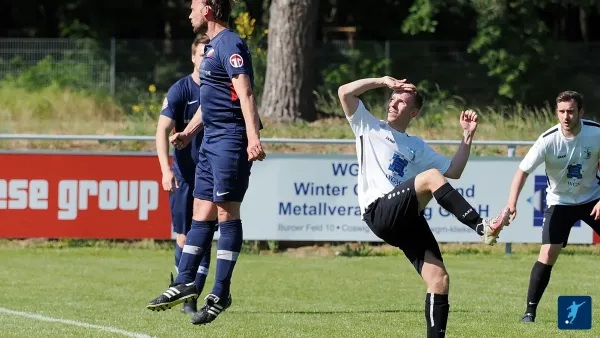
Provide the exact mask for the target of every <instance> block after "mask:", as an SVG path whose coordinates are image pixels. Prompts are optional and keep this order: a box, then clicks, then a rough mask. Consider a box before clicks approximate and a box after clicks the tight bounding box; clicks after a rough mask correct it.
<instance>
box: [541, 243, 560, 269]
mask: <svg viewBox="0 0 600 338" xmlns="http://www.w3.org/2000/svg"><path fill="white" fill-rule="evenodd" d="M561 250H562V243H561V244H544V245H542V248H541V249H540V255H539V257H538V261H540V262H541V263H544V264H546V265H554V263H556V260H557V259H558V255H559V254H560V251H561Z"/></svg>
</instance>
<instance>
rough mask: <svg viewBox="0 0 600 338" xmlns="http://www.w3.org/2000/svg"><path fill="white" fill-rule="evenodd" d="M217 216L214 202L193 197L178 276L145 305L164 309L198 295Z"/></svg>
mask: <svg viewBox="0 0 600 338" xmlns="http://www.w3.org/2000/svg"><path fill="white" fill-rule="evenodd" d="M216 217H217V207H216V204H215V203H213V202H211V201H208V200H201V199H198V198H194V215H193V220H192V228H191V229H190V231H189V232H188V234H187V236H186V243H185V245H184V247H183V253H182V255H181V260H180V262H179V267H178V272H179V273H178V275H177V279H176V280H175V281H174V282H172V283H171V285H169V288H168V289H167V290H166V291H165V292H163V293H162V294H161V295H160V296H158V297H156V298H155V299H153V300H152V301H150V303H149V304H148V305H147V306H146V307H147V308H148V309H150V310H152V311H156V310H158V311H160V310H167V309H170V308H172V307H173V306H175V305H177V304H180V303H187V302H190V301H194V300H196V299H197V298H198V296H199V294H198V289H197V287H196V284H195V279H196V275H197V273H198V269H199V267H200V263H201V261H202V259H203V257H204V254H205V252H206V251H208V250H210V248H211V242H212V239H213V236H214V232H215V226H216V222H215V221H214V219H215V218H216Z"/></svg>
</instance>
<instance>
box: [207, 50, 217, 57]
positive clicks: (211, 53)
mask: <svg viewBox="0 0 600 338" xmlns="http://www.w3.org/2000/svg"><path fill="white" fill-rule="evenodd" d="M214 53H215V50H214V49H211V50H209V51H208V52H207V53H206V57H207V58H209V57H211V56H213V54H214Z"/></svg>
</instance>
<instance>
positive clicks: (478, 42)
mask: <svg viewBox="0 0 600 338" xmlns="http://www.w3.org/2000/svg"><path fill="white" fill-rule="evenodd" d="M549 2H551V1H531V0H505V1H486V0H459V1H453V2H446V1H440V0H417V1H415V3H414V4H413V6H412V7H411V9H410V15H409V16H408V17H407V18H406V20H405V21H404V22H403V25H402V30H403V32H404V33H407V34H411V35H416V34H419V33H422V32H427V33H434V32H435V30H436V26H437V21H436V20H435V17H436V15H438V14H439V13H440V12H442V11H443V12H450V13H453V14H455V15H462V13H471V12H474V13H475V21H476V28H477V29H476V33H475V36H474V37H473V38H472V40H471V41H470V46H469V49H468V51H469V52H470V53H474V54H476V55H478V57H479V62H480V63H481V64H483V65H485V66H486V67H487V69H488V75H489V76H492V77H495V78H498V79H499V80H500V85H499V88H498V94H499V95H501V96H502V97H505V98H508V99H513V100H524V99H525V98H526V97H527V96H528V94H529V92H530V91H531V90H533V88H534V87H533V86H534V83H533V82H532V81H531V76H532V74H534V73H535V72H537V71H538V70H540V69H543V68H544V61H545V60H547V59H551V55H549V50H548V48H547V40H546V35H547V33H548V28H547V27H546V25H545V23H544V22H543V21H542V20H541V19H540V17H539V14H538V11H539V10H540V9H542V8H543V7H544V6H546V5H548V3H549ZM462 19H470V18H466V17H463V18H462ZM549 56H550V58H549Z"/></svg>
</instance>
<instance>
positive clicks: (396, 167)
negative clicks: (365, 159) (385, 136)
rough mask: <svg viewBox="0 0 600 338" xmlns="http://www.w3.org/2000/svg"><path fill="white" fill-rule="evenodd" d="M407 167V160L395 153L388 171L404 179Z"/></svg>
mask: <svg viewBox="0 0 600 338" xmlns="http://www.w3.org/2000/svg"><path fill="white" fill-rule="evenodd" d="M407 165H408V160H407V159H405V158H404V157H403V156H402V155H399V154H397V153H394V157H392V160H391V162H390V165H389V167H388V170H390V171H391V172H393V173H394V174H396V175H398V176H400V177H404V171H405V169H406V166H407Z"/></svg>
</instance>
